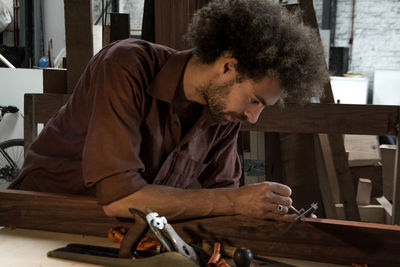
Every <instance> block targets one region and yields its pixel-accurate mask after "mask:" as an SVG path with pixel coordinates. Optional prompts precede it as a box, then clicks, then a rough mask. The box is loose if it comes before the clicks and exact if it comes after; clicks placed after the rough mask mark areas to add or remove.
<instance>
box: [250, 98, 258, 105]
mask: <svg viewBox="0 0 400 267" xmlns="http://www.w3.org/2000/svg"><path fill="white" fill-rule="evenodd" d="M251 104H254V105H258V104H260V101H258V100H257V99H252V100H251Z"/></svg>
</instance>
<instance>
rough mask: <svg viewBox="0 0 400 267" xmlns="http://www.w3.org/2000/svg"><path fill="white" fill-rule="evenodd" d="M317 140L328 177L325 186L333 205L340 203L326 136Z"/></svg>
mask: <svg viewBox="0 0 400 267" xmlns="http://www.w3.org/2000/svg"><path fill="white" fill-rule="evenodd" d="M318 139H319V141H320V143H321V150H322V156H323V159H324V163H325V168H326V172H327V175H328V182H329V184H328V185H327V186H328V187H329V188H330V190H331V192H332V197H333V201H334V202H335V203H339V202H340V201H341V196H340V188H339V183H338V179H337V176H336V171H335V164H334V162H333V158H332V151H331V146H330V145H329V139H328V135H327V134H318ZM320 186H321V185H320ZM333 219H335V218H333Z"/></svg>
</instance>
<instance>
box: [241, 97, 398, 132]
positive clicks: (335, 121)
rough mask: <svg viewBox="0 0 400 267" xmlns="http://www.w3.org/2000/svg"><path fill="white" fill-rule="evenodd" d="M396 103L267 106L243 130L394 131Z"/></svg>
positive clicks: (245, 124)
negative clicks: (384, 104)
mask: <svg viewBox="0 0 400 267" xmlns="http://www.w3.org/2000/svg"><path fill="white" fill-rule="evenodd" d="M399 112H400V107H399V106H383V105H351V104H323V103H313V104H308V105H305V106H299V105H295V104H286V106H285V107H284V108H280V107H277V106H267V107H265V109H264V111H263V112H262V113H261V115H260V117H259V119H258V121H257V123H256V124H254V125H252V124H250V123H243V125H242V130H244V131H264V132H284V133H332V134H333V133H337V134H371V135H397V131H396V125H398V124H399V123H400V119H399Z"/></svg>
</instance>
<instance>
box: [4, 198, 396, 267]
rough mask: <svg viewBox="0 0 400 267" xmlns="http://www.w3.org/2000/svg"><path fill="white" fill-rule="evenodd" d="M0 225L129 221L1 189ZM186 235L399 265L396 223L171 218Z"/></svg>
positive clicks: (313, 256) (317, 257)
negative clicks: (292, 223) (178, 220)
mask: <svg viewBox="0 0 400 267" xmlns="http://www.w3.org/2000/svg"><path fill="white" fill-rule="evenodd" d="M0 225H6V226H12V227H17V228H29V229H40V230H48V231H56V232H66V233H79V234H85V235H96V236H105V235H106V233H107V230H108V229H109V228H110V227H115V226H118V225H122V226H126V227H129V226H130V225H132V223H131V220H124V221H119V220H117V219H115V218H109V217H106V216H105V214H104V212H103V209H102V207H101V206H100V205H99V204H97V202H96V200H95V199H91V198H85V197H76V196H61V195H55V194H45V193H34V192H27V191H18V190H0ZM173 226H174V228H175V230H176V231H177V232H178V234H179V235H181V237H182V238H183V239H184V240H187V241H189V242H190V243H198V242H200V241H201V240H203V239H204V240H207V241H214V240H219V241H222V242H223V243H226V244H230V245H232V246H241V247H248V248H250V249H251V250H252V251H253V252H254V253H255V254H259V255H266V256H267V255H271V256H277V257H288V258H297V259H305V260H313V261H321V262H330V263H339V264H351V263H367V264H369V265H371V266H399V264H400V258H399V257H398V255H399V254H400V227H398V226H391V225H379V224H371V223H360V222H349V221H340V220H328V219H305V220H304V221H303V222H301V223H300V224H296V225H294V226H293V227H292V228H291V229H290V230H287V229H288V226H289V224H288V223H283V222H273V221H267V220H257V219H252V218H249V217H245V216H239V215H238V216H220V217H213V218H203V219H196V220H187V221H180V222H175V223H173Z"/></svg>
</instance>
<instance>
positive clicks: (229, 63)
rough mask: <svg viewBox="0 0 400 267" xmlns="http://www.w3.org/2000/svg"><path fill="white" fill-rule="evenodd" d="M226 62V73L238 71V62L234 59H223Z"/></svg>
mask: <svg viewBox="0 0 400 267" xmlns="http://www.w3.org/2000/svg"><path fill="white" fill-rule="evenodd" d="M222 59H223V61H224V73H228V72H229V71H236V65H237V60H236V58H234V57H222Z"/></svg>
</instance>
